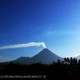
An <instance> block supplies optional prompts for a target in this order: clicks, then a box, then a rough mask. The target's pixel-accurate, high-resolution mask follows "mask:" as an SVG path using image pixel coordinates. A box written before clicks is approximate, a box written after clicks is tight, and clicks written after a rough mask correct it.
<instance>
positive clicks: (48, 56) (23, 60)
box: [13, 48, 63, 64]
mask: <svg viewBox="0 0 80 80" xmlns="http://www.w3.org/2000/svg"><path fill="white" fill-rule="evenodd" d="M58 59H59V60H61V61H62V60H63V58H61V57H60V56H58V55H56V54H54V53H53V52H52V51H50V50H49V49H47V48H45V49H43V50H42V51H40V52H39V53H38V54H36V55H34V56H33V57H20V58H18V59H16V60H14V61H13V62H14V63H20V64H33V63H38V62H39V63H43V64H50V63H52V62H53V61H55V62H56V61H57V60H58Z"/></svg>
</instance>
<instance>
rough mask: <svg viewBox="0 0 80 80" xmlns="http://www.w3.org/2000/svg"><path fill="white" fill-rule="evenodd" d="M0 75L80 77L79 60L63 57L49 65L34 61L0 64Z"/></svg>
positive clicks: (56, 77) (55, 77)
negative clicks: (29, 62) (33, 62)
mask: <svg viewBox="0 0 80 80" xmlns="http://www.w3.org/2000/svg"><path fill="white" fill-rule="evenodd" d="M0 75H46V78H51V77H52V78H54V79H58V78H60V79H64V80H65V79H69V80H70V79H73V78H76V79H77V78H80V60H77V59H75V58H64V61H60V60H58V61H57V62H53V63H52V64H50V65H46V64H40V63H35V64H31V65H21V64H14V63H13V62H10V63H8V64H0Z"/></svg>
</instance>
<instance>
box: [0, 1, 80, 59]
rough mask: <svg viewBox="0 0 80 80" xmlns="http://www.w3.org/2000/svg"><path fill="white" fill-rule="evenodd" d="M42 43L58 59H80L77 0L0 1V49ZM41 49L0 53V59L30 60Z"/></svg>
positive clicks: (30, 48) (79, 3)
mask: <svg viewBox="0 0 80 80" xmlns="http://www.w3.org/2000/svg"><path fill="white" fill-rule="evenodd" d="M30 42H45V44H46V46H47V48H48V49H50V50H51V51H53V52H54V53H56V54H57V55H59V56H61V57H66V56H68V57H70V56H77V55H80V0H0V47H2V46H9V45H14V44H15V45H16V44H24V43H30ZM42 49H43V48H42V47H41V46H39V47H36V46H33V47H25V48H15V49H4V50H0V59H1V61H4V60H12V59H16V58H18V57H21V56H30V57H31V56H34V55H35V54H37V53H38V52H39V51H41V50H42Z"/></svg>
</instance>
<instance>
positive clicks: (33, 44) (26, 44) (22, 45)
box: [0, 42, 46, 50]
mask: <svg viewBox="0 0 80 80" xmlns="http://www.w3.org/2000/svg"><path fill="white" fill-rule="evenodd" d="M32 46H37V47H39V46H42V47H43V48H46V45H45V43H44V42H30V43H25V44H15V45H9V46H1V47H0V50H4V49H11V48H23V47H32Z"/></svg>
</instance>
